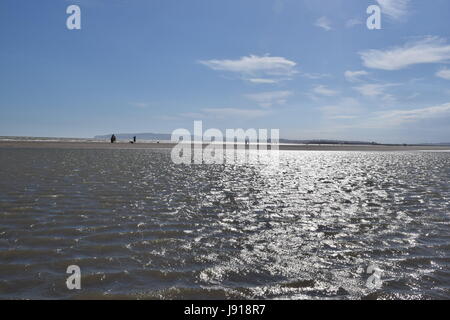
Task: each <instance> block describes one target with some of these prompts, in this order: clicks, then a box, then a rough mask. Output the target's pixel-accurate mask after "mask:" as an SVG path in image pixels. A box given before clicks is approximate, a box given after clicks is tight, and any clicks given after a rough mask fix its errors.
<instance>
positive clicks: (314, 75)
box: [300, 73, 331, 80]
mask: <svg viewBox="0 0 450 320" xmlns="http://www.w3.org/2000/svg"><path fill="white" fill-rule="evenodd" d="M300 75H301V76H302V77H305V78H308V79H312V80H318V79H324V78H331V74H329V73H301V74H300Z"/></svg>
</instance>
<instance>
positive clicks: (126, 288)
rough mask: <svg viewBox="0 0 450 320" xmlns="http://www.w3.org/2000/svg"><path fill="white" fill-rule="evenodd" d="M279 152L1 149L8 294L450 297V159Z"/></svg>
mask: <svg viewBox="0 0 450 320" xmlns="http://www.w3.org/2000/svg"><path fill="white" fill-rule="evenodd" d="M41 146H42V145H41ZM280 160H281V164H280V166H278V167H267V166H260V165H245V166H238V165H236V166H230V165H229V166H223V165H197V166H194V165H193V166H185V165H174V164H173V163H172V162H171V160H170V149H157V148H152V149H131V150H128V149H120V148H116V149H104V148H73V147H72V148H70V147H58V148H55V147H45V148H44V147H39V148H32V147H26V146H24V145H22V146H21V147H15V148H11V147H10V146H9V147H8V146H3V147H0V166H1V171H0V201H1V202H0V221H1V223H0V298H3V299H5V298H44V299H46V298H132V299H135V298H143V299H144V298H154V299H160V298H164V299H186V298H194V299H196V298H203V299H215V298H219V299H221V298H237V299H240V298H249V299H252V298H255V299H260V298H262V299H279V298H281V299H286V298H287V299H318V298H333V299H335V298H339V299H351V298H385V299H410V298H435V299H442V298H446V299H448V298H450V289H449V288H450V270H449V265H450V245H449V240H450V232H449V231H450V228H449V226H450V225H449V221H450V220H449V209H450V191H449V185H450V182H449V181H450V153H446V152H441V153H437V152H347V151H334V152H329V151H306V152H302V151H297V152H292V151H283V152H281V155H280ZM74 264H75V265H79V266H80V267H81V272H82V290H80V291H75V292H74V291H69V290H68V289H67V288H66V286H65V281H66V278H67V276H68V275H67V274H66V273H65V272H66V268H67V267H68V266H69V265H74ZM371 264H376V265H377V266H378V267H379V268H380V269H382V270H383V273H382V279H383V286H382V288H381V289H369V288H368V287H367V286H366V280H367V278H368V276H369V275H368V274H367V273H366V270H367V267H368V266H369V265H371Z"/></svg>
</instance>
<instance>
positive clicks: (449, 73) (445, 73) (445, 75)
mask: <svg viewBox="0 0 450 320" xmlns="http://www.w3.org/2000/svg"><path fill="white" fill-rule="evenodd" d="M436 77H439V78H442V79H445V80H450V69H447V68H444V69H441V70H439V71H438V72H437V73H436Z"/></svg>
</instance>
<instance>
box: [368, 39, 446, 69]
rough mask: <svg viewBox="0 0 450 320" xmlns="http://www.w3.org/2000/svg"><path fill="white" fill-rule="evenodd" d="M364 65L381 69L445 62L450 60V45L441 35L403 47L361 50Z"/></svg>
mask: <svg viewBox="0 0 450 320" xmlns="http://www.w3.org/2000/svg"><path fill="white" fill-rule="evenodd" d="M360 56H361V59H362V60H363V64H364V66H366V67H368V68H372V69H381V70H388V71H392V70H401V69H405V68H407V67H410V66H412V65H416V64H430V63H443V62H447V61H449V60H450V45H449V44H447V42H446V41H445V40H444V39H442V38H439V37H432V36H428V37H425V38H422V39H419V40H416V41H413V42H409V43H406V44H405V45H404V46H403V47H394V48H390V49H387V50H367V51H363V52H360Z"/></svg>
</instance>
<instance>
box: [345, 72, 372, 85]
mask: <svg viewBox="0 0 450 320" xmlns="http://www.w3.org/2000/svg"><path fill="white" fill-rule="evenodd" d="M368 74H369V73H368V72H367V71H363V70H359V71H345V73H344V76H345V79H347V81H349V82H358V81H361V78H362V77H364V76H367V75H368Z"/></svg>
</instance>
